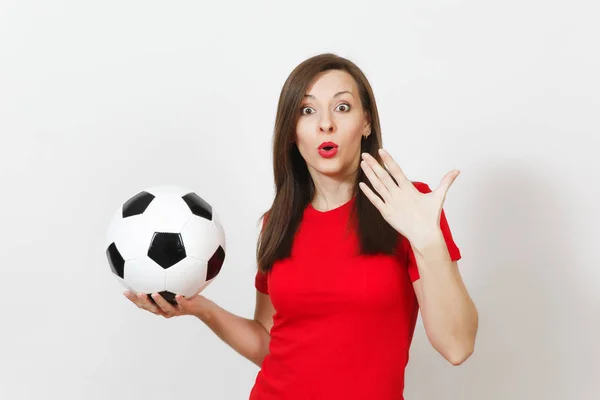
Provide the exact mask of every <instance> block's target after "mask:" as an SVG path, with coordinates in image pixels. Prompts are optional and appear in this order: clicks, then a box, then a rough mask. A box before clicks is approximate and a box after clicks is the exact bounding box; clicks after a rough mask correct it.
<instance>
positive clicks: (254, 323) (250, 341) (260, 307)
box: [196, 291, 275, 367]
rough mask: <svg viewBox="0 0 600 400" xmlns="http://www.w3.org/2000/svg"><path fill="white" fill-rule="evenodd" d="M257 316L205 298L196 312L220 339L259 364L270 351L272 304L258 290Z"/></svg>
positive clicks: (267, 297) (266, 296)
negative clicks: (234, 310)
mask: <svg viewBox="0 0 600 400" xmlns="http://www.w3.org/2000/svg"><path fill="white" fill-rule="evenodd" d="M256 298H257V300H256V309H255V318H254V319H248V318H243V317H240V316H238V315H235V314H233V313H231V312H229V311H227V310H225V309H223V308H221V307H220V306H218V305H217V304H216V303H214V302H213V301H211V300H209V299H206V300H204V302H203V306H202V307H201V311H200V312H198V314H197V315H196V316H197V317H198V318H199V319H200V320H201V321H202V322H204V323H205V324H206V326H208V327H209V328H210V329H211V330H212V331H213V332H214V333H215V334H216V335H217V336H218V337H219V338H221V339H222V340H223V341H224V342H225V343H227V344H228V345H229V346H230V347H231V348H233V349H234V350H235V351H236V352H237V353H238V354H240V355H242V356H244V357H245V358H247V359H248V360H250V361H251V362H253V363H254V364H256V365H257V366H258V367H260V366H261V365H262V362H263V359H264V358H265V356H266V355H267V354H268V353H269V343H270V342H271V335H270V333H269V332H270V329H271V326H272V325H273V323H272V320H273V313H274V312H275V310H274V309H273V305H272V304H271V300H270V298H269V296H268V295H266V294H263V293H260V292H258V291H257V297H256Z"/></svg>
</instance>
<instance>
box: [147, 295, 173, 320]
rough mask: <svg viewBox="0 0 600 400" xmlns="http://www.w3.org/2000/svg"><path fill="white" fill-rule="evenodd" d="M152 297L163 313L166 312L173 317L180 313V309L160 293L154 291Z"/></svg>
mask: <svg viewBox="0 0 600 400" xmlns="http://www.w3.org/2000/svg"><path fill="white" fill-rule="evenodd" d="M152 299H153V300H154V301H155V302H156V304H157V305H158V307H160V309H161V310H162V311H163V313H165V314H166V315H167V316H170V317H172V316H175V315H177V314H179V310H178V309H177V308H176V307H175V306H173V305H172V304H171V303H169V302H168V301H167V300H165V298H164V297H162V296H161V295H160V294H159V293H153V294H152Z"/></svg>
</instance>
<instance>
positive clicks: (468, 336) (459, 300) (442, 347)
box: [412, 231, 479, 365]
mask: <svg viewBox="0 0 600 400" xmlns="http://www.w3.org/2000/svg"><path fill="white" fill-rule="evenodd" d="M426 243H427V244H426V245H424V246H423V247H422V248H415V247H412V250H413V253H414V255H415V260H416V262H417V267H418V270H419V276H420V279H417V280H416V281H415V282H414V283H413V286H414V289H415V293H416V295H417V300H418V302H419V307H420V309H421V317H422V319H423V326H424V328H425V332H426V333H427V337H428V338H429V341H430V343H431V344H432V346H433V347H434V348H435V349H436V350H437V351H438V352H439V353H440V354H441V355H442V356H443V357H444V358H445V359H447V360H448V361H449V362H450V363H452V364H453V365H460V364H462V363H463V362H464V361H465V360H466V359H467V358H469V356H470V355H471V354H472V353H473V351H474V348H475V337H476V336H477V329H478V324H479V317H478V312H477V309H476V307H475V304H474V303H473V300H472V299H471V298H470V296H469V293H468V292H467V289H466V287H465V284H464V282H463V280H462V277H461V275H460V272H459V270H458V265H457V262H456V261H452V260H451V259H450V256H449V254H448V249H447V245H446V242H445V240H444V237H443V235H442V233H441V231H440V232H439V233H438V234H437V235H436V236H435V237H434V238H432V240H431V241H428V242H426Z"/></svg>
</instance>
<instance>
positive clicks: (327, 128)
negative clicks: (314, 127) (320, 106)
mask: <svg viewBox="0 0 600 400" xmlns="http://www.w3.org/2000/svg"><path fill="white" fill-rule="evenodd" d="M319 130H320V131H321V132H328V133H331V132H333V131H335V124H334V123H333V120H332V119H331V118H330V117H329V115H325V116H323V117H322V118H321V120H320V121H319Z"/></svg>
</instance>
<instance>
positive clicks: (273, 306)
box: [125, 54, 478, 400]
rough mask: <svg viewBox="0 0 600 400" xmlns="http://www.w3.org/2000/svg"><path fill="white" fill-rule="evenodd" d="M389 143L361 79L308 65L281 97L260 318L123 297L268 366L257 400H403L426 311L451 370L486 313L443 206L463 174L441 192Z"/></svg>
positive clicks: (340, 61) (350, 70) (353, 69)
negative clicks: (188, 323)
mask: <svg viewBox="0 0 600 400" xmlns="http://www.w3.org/2000/svg"><path fill="white" fill-rule="evenodd" d="M381 145H382V139H381V129H380V124H379V115H378V112H377V106H376V103H375V98H374V96H373V91H372V89H371V87H370V85H369V82H368V81H367V79H366V77H365V76H364V74H363V73H362V71H361V70H360V69H359V68H358V67H357V66H356V65H355V64H354V63H352V62H351V61H349V60H347V59H344V58H342V57H339V56H336V55H333V54H322V55H319V56H315V57H312V58H309V59H308V60H306V61H304V62H302V63H301V64H300V65H298V66H297V67H296V68H295V69H294V71H292V73H291V74H290V76H289V77H288V79H287V81H286V82H285V84H284V86H283V89H282V91H281V95H280V98H279V105H278V110H277V117H276V122H275V136H274V142H273V153H274V157H273V166H274V175H275V185H276V194H275V199H274V201H273V204H272V206H271V207H270V209H269V211H267V212H266V213H265V215H264V216H263V217H264V218H263V226H262V231H261V235H260V237H259V241H258V243H257V262H258V267H259V270H258V271H257V273H256V278H255V287H256V289H257V292H256V309H255V315H254V319H252V320H251V319H246V318H242V317H239V316H236V315H234V314H231V313H229V312H228V311H226V310H224V309H222V308H220V307H219V306H218V305H216V304H215V303H214V302H212V301H210V300H208V299H206V298H205V297H203V296H201V295H199V296H194V297H193V298H189V299H186V298H183V297H182V296H177V297H176V300H177V302H178V305H177V306H172V305H171V304H169V303H167V302H166V301H164V299H163V298H162V297H161V296H159V295H157V294H153V299H154V302H152V301H151V299H149V298H148V297H147V296H146V295H144V294H140V295H138V296H137V297H136V296H135V295H132V294H130V293H126V294H125V295H126V296H127V297H128V298H129V299H130V300H132V301H133V302H134V303H136V304H137V305H138V306H139V307H141V308H144V309H146V310H149V311H151V312H154V313H156V314H159V315H162V316H164V317H167V318H170V317H172V316H176V315H184V314H188V315H195V316H197V317H198V318H200V319H201V320H202V321H203V322H204V323H206V324H207V326H209V327H210V328H211V329H212V330H213V331H214V332H215V333H216V334H217V335H218V336H219V337H220V338H221V339H222V340H224V341H225V342H226V343H227V344H229V345H230V346H231V347H232V348H233V349H234V350H236V351H237V352H238V353H240V354H241V355H243V356H244V357H246V358H247V359H249V360H250V361H252V362H253V363H255V364H256V365H258V366H259V367H261V370H260V371H259V373H258V375H257V377H256V382H255V385H254V387H253V388H252V392H251V394H250V398H251V399H256V400H270V399H278V400H282V399H283V400H287V399H344V400H350V399H361V400H365V399H370V400H379V399H381V400H392V399H403V390H404V370H405V367H406V364H407V362H408V355H409V348H410V343H411V340H412V335H413V332H414V328H415V323H416V319H417V314H418V311H419V309H420V310H421V315H422V319H423V323H424V327H425V331H426V333H427V337H428V339H429V341H430V342H431V344H432V346H433V347H434V348H435V349H436V350H437V351H438V352H439V353H440V354H441V355H442V356H443V357H444V358H445V359H447V360H448V361H449V362H450V363H452V364H453V365H459V364H461V363H462V362H463V361H464V360H465V359H467V358H468V357H469V356H470V355H471V353H472V352H473V349H474V344H475V337H476V333H477V326H478V313H477V310H476V308H475V305H474V304H473V302H472V300H471V298H470V297H469V294H468V292H467V290H466V288H465V286H464V284H463V281H462V279H461V276H460V273H459V271H458V267H457V260H459V259H460V257H461V255H460V251H459V249H458V247H457V246H456V244H455V243H454V241H453V238H452V235H451V232H450V229H449V227H448V222H447V220H446V217H445V214H444V211H443V208H442V206H443V203H444V200H445V197H446V193H447V192H448V190H449V188H450V186H451V185H452V183H453V181H454V180H455V179H456V177H457V176H458V171H451V172H449V173H448V174H446V176H445V177H444V178H443V180H442V182H441V184H440V185H439V187H438V188H437V189H436V190H434V191H431V189H430V188H429V186H428V185H427V184H425V183H421V182H412V181H410V180H408V179H407V178H406V176H405V175H404V174H403V172H402V170H401V168H400V167H399V166H398V164H397V163H396V162H395V161H394V160H393V159H392V157H391V156H390V155H389V154H388V153H387V152H385V151H381V152H380V151H379V150H380V149H381Z"/></svg>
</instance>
